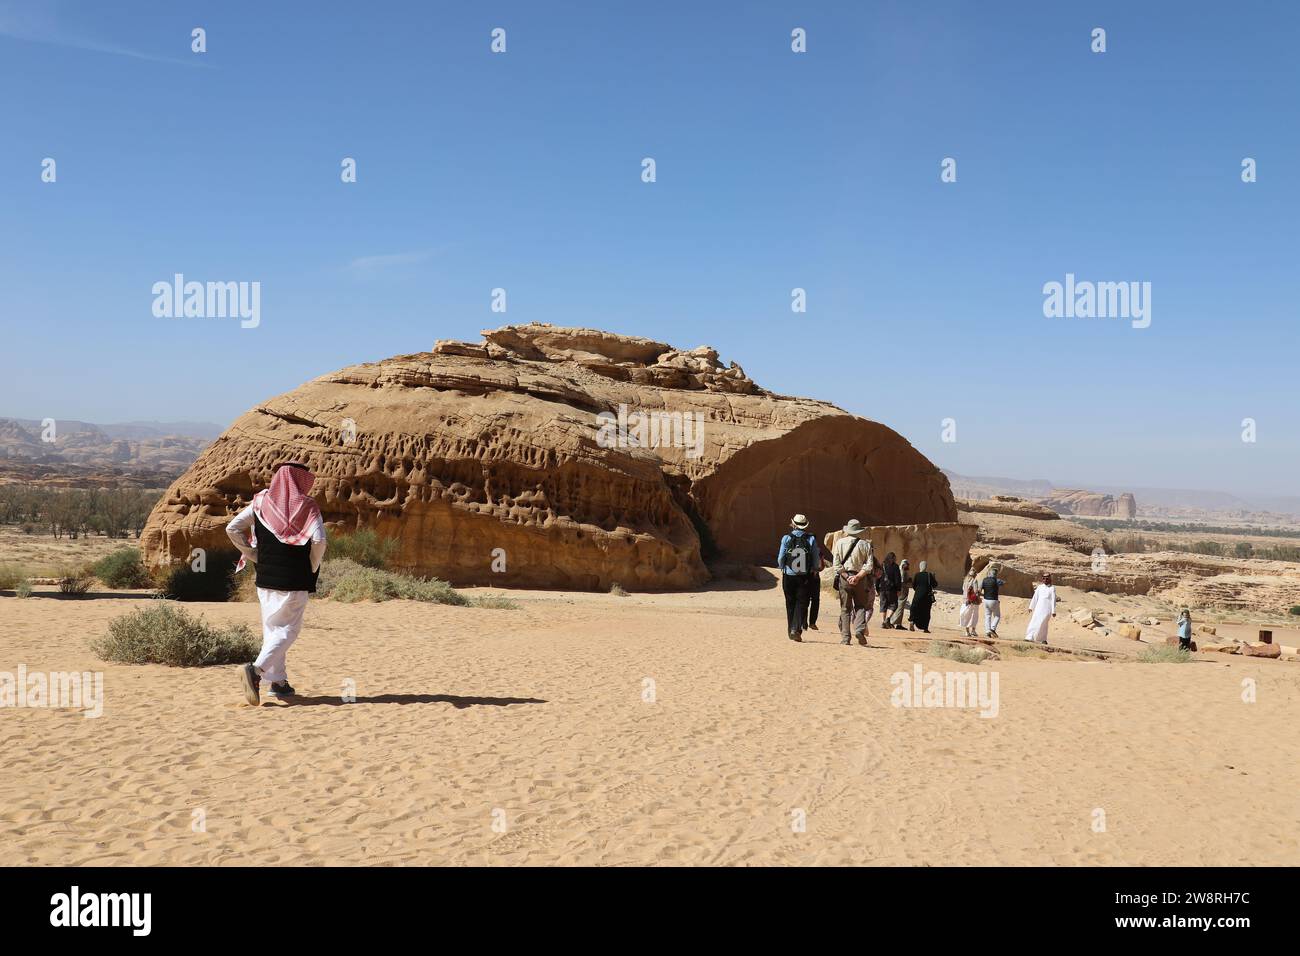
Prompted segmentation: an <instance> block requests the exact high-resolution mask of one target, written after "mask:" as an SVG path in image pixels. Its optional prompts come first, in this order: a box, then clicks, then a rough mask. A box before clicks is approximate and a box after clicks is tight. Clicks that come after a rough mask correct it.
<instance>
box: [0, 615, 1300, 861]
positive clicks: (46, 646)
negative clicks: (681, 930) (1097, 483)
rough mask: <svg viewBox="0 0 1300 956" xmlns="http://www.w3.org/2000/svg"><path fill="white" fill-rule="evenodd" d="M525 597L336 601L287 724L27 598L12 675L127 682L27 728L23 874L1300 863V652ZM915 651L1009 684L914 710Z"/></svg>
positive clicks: (10, 627) (1015, 625) (225, 676)
mask: <svg viewBox="0 0 1300 956" xmlns="http://www.w3.org/2000/svg"><path fill="white" fill-rule="evenodd" d="M512 596H514V597H515V598H516V600H519V601H520V602H521V605H522V609H521V610H517V611H501V610H486V609H470V608H453V607H442V606H430V605H421V604H413V603H409V602H390V603H386V604H381V605H340V604H337V603H333V602H328V601H319V602H315V603H313V604H312V606H311V607H310V609H309V610H308V613H307V625H306V629H305V632H304V634H303V637H302V638H301V640H300V641H299V643H298V645H297V646H296V647H295V649H294V651H293V652H292V654H291V656H290V674H291V677H292V679H293V681H294V683H295V685H296V686H297V688H298V690H299V692H300V694H301V695H302V696H301V697H300V698H299V700H298V702H297V703H296V704H295V705H293V706H289V707H262V708H251V707H249V706H247V705H246V704H244V703H243V701H242V698H241V696H240V694H239V692H238V687H237V680H236V676H235V673H234V669H233V668H230V667H223V668H208V669H201V670H179V669H171V668H165V667H156V666H144V667H127V666H120V665H104V664H102V663H101V662H99V661H97V660H96V659H95V658H94V657H93V655H91V653H90V652H89V651H88V650H87V649H86V644H85V641H86V639H87V637H89V636H92V635H94V634H98V633H100V632H101V631H102V630H103V629H104V627H105V626H106V624H107V622H108V620H109V619H110V618H112V617H114V616H116V615H118V614H121V613H124V612H125V611H127V610H129V609H131V608H133V607H136V606H139V604H140V603H141V602H142V601H143V600H144V599H142V598H134V597H104V598H99V599H90V600H80V601H76V600H60V599H56V598H54V597H48V596H38V597H34V598H31V599H28V600H18V599H16V598H12V597H0V616H2V617H3V620H4V630H5V636H6V640H5V642H4V646H3V649H2V650H0V670H5V671H10V672H13V671H15V670H16V668H17V666H18V665H19V664H20V663H21V664H25V665H26V666H27V667H28V668H29V669H30V670H36V669H44V670H73V669H89V670H102V671H104V684H105V698H106V700H105V705H104V715H103V716H102V717H100V718H98V719H85V718H83V717H82V716H80V715H79V714H76V713H74V712H71V711H60V710H42V709H5V710H0V747H2V748H3V752H4V754H5V770H6V772H5V773H4V774H3V775H0V863H2V864H5V865H13V864H33V863H34V864H184V865H193V864H280V863H283V864H350V863H364V864H458V863H459V864H466V863H468V864H512V863H528V864H595V863H600V864H663V863H673V864H839V863H866V864H932V865H939V864H1183V865H1224V864H1287V863H1289V864H1295V863H1297V862H1300V844H1298V842H1297V829H1296V827H1295V825H1294V821H1295V819H1296V816H1297V811H1298V810H1300V769H1298V768H1297V762H1296V759H1295V749H1294V746H1292V745H1291V744H1290V742H1289V740H1290V737H1291V736H1292V732H1293V729H1294V727H1295V726H1296V722H1297V716H1300V665H1296V664H1288V663H1285V662H1278V661H1264V660H1245V659H1240V658H1222V659H1209V658H1208V656H1207V659H1206V660H1204V661H1198V662H1195V663H1192V664H1184V665H1147V664H1137V663H1123V662H1116V661H1111V662H1107V663H1082V662H1073V661H1062V662H1058V661H1040V660H1003V661H998V662H988V663H985V664H983V665H979V666H971V665H963V664H955V663H952V662H950V661H946V660H942V659H939V658H935V657H930V656H927V655H926V654H925V653H924V651H923V650H920V649H912V648H905V647H902V646H899V644H898V642H897V641H895V640H892V639H891V638H890V637H889V636H888V635H889V634H892V633H893V632H881V631H879V630H877V629H876V628H873V629H872V634H873V643H874V645H875V646H873V647H871V648H867V649H864V648H859V647H852V648H844V647H840V646H839V645H838V644H836V643H834V641H835V636H834V635H833V633H832V630H833V627H834V615H833V613H832V611H833V608H831V607H830V605H829V604H828V606H827V607H826V608H825V610H824V612H823V621H822V626H823V630H822V631H821V632H820V633H818V634H809V637H810V638H812V641H811V642H810V643H806V644H804V645H796V644H793V643H791V642H789V641H787V640H786V639H785V636H784V627H783V620H782V612H781V610H780V607H779V604H780V599H779V595H778V594H777V593H776V592H775V591H772V590H741V589H731V590H727V589H718V590H712V591H705V592H698V593H687V594H673V595H636V596H632V597H626V598H621V597H615V596H610V595H593V594H574V595H568V594H559V593H547V592H527V593H523V594H514V595H512ZM953 600H954V599H953V598H951V597H945V601H946V602H951V601H953ZM1006 603H1007V604H1008V605H1009V613H1008V618H1009V620H1008V622H1007V624H1006V625H1005V626H1004V628H1003V631H1004V634H1007V635H1011V634H1017V633H1018V632H1020V631H1023V626H1024V625H1023V620H1024V618H1023V614H1024V611H1023V605H1024V602H1023V601H1020V602H1016V601H1013V600H1009V601H1008V602H1006ZM192 607H195V608H196V609H198V610H201V611H202V613H203V614H204V615H206V616H207V617H208V618H209V619H211V620H214V621H236V620H238V621H246V622H249V623H250V624H255V623H256V615H257V610H256V607H255V606H254V605H249V604H226V605H218V604H212V605H201V606H192ZM938 613H939V617H940V619H941V620H940V621H939V624H940V626H939V629H938V631H937V633H936V636H943V634H945V633H946V634H951V633H954V632H955V628H953V627H952V622H951V620H950V615H949V614H948V613H947V611H946V610H945V609H944V608H941V609H940V611H939V612H938ZM1058 620H1061V619H1058ZM1054 637H1055V638H1056V639H1058V640H1059V641H1060V642H1061V643H1065V644H1069V643H1071V642H1073V643H1076V644H1079V645H1082V646H1095V645H1097V644H1098V643H1099V642H1101V641H1102V639H1101V638H1099V637H1097V636H1096V635H1094V634H1091V633H1089V632H1083V631H1076V630H1074V629H1073V628H1072V627H1071V626H1070V625H1067V624H1065V623H1061V625H1060V626H1059V627H1058V629H1057V632H1056V634H1054ZM1116 644H1117V646H1118V642H1116ZM916 663H920V664H922V665H923V666H924V667H926V668H934V669H939V670H974V671H986V672H990V673H991V672H994V671H996V672H997V673H998V675H999V682H1000V683H999V688H1000V706H999V712H998V716H997V717H995V718H991V719H986V718H981V717H980V716H979V714H978V713H976V712H975V711H973V710H959V709H951V708H949V709H905V708H897V707H894V706H891V704H890V693H891V689H892V685H891V683H890V676H891V675H892V674H894V673H895V672H900V671H911V669H912V668H913V665H914V664H916ZM1245 677H1251V678H1253V679H1254V680H1255V681H1256V682H1257V687H1258V690H1257V695H1258V700H1257V702H1256V703H1253V704H1247V703H1243V701H1242V699H1241V692H1242V688H1241V681H1242V679H1243V678H1245ZM349 679H350V680H353V681H355V682H356V693H357V696H358V700H357V702H356V703H352V704H343V703H342V702H341V700H340V694H341V692H342V690H343V687H344V682H345V681H346V680H349ZM647 679H650V680H652V681H653V682H654V702H653V703H651V702H647V701H646V700H644V699H643V694H644V691H645V688H646V686H647V685H646V684H645V681H646V680H647ZM1097 809H1101V810H1102V811H1104V814H1105V824H1106V828H1105V832H1094V820H1095V819H1096V816H1095V811H1096V810H1097ZM196 811H201V813H202V815H203V819H204V823H205V829H203V830H202V832H195V829H194V825H193V824H194V820H195V812H196ZM797 811H802V812H803V814H804V815H805V816H806V831H805V832H794V829H793V828H792V821H793V820H795V819H796V816H797ZM501 821H504V824H505V826H504V832H500V831H501V830H502V827H501V826H500V823H501ZM494 822H496V823H497V824H498V825H497V827H496V829H494Z"/></svg>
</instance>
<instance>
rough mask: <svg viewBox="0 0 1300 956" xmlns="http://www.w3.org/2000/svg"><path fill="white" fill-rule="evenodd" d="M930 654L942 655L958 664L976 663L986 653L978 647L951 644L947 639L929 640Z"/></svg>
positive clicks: (932, 655) (933, 655)
mask: <svg viewBox="0 0 1300 956" xmlns="http://www.w3.org/2000/svg"><path fill="white" fill-rule="evenodd" d="M930 656H931V657H943V658H946V659H948V660H950V661H956V662H957V663H959V664H978V663H980V661H982V660H984V658H985V657H987V656H988V654H987V653H986V652H985V651H984V649H983V648H980V647H967V646H966V645H965V644H951V643H949V642H948V641H931V642H930Z"/></svg>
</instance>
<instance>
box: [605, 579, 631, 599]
mask: <svg viewBox="0 0 1300 956" xmlns="http://www.w3.org/2000/svg"><path fill="white" fill-rule="evenodd" d="M609 593H610V594H612V595H614V597H629V595H628V593H627V591H626V589H624V587H623V585H621V584H619V583H618V582H617V581H615V582H614V583H613V584H611V585H610V586H609Z"/></svg>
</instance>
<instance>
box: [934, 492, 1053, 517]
mask: <svg viewBox="0 0 1300 956" xmlns="http://www.w3.org/2000/svg"><path fill="white" fill-rule="evenodd" d="M957 507H958V508H959V509H960V510H962V511H968V512H970V513H972V514H991V515H1010V516H1011V517H1015V518H1033V519H1037V520H1039V521H1060V520H1061V516H1060V514H1058V513H1057V512H1055V511H1053V510H1052V509H1051V508H1049V507H1047V506H1046V505H1040V504H1038V503H1037V502H1036V501H1026V500H1025V499H1024V498H1017V497H1015V496H1013V495H994V496H993V497H992V498H958V499H957Z"/></svg>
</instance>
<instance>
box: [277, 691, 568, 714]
mask: <svg viewBox="0 0 1300 956" xmlns="http://www.w3.org/2000/svg"><path fill="white" fill-rule="evenodd" d="M545 703H547V701H545V700H542V699H541V698H540V697H456V696H454V695H452V694H377V695H376V696H374V697H358V698H357V699H356V700H354V701H352V702H351V703H348V702H345V701H344V700H343V698H342V697H294V698H293V701H292V706H294V707H355V706H356V705H357V704H451V705H452V706H453V707H456V708H459V709H461V710H464V709H465V708H466V707H509V706H511V705H512V704H545Z"/></svg>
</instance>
